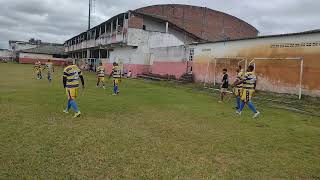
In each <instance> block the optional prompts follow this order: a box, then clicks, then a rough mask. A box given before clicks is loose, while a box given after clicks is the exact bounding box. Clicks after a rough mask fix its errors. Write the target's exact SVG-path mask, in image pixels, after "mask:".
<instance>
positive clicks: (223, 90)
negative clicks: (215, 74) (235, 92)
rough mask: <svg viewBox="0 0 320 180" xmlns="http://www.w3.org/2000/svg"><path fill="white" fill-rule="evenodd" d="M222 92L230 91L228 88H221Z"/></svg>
mask: <svg viewBox="0 0 320 180" xmlns="http://www.w3.org/2000/svg"><path fill="white" fill-rule="evenodd" d="M220 91H221V92H222V93H226V92H227V91H228V89H227V88H221V89H220Z"/></svg>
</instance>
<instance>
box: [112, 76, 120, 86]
mask: <svg viewBox="0 0 320 180" xmlns="http://www.w3.org/2000/svg"><path fill="white" fill-rule="evenodd" d="M120 82H121V79H120V78H114V79H113V85H118V84H119V83H120Z"/></svg>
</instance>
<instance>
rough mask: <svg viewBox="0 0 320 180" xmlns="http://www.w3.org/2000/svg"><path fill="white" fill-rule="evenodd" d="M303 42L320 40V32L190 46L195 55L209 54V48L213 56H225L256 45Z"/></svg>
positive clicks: (236, 53)
mask: <svg viewBox="0 0 320 180" xmlns="http://www.w3.org/2000/svg"><path fill="white" fill-rule="evenodd" d="M303 42H320V33H317V34H305V35H294V36H281V37H268V38H260V39H248V40H239V41H227V42H218V43H206V44H197V45H190V48H195V57H197V56H201V55H207V53H208V51H206V50H209V49H210V50H211V56H212V57H224V56H238V55H239V51H241V50H243V49H252V48H256V47H268V48H269V47H270V46H271V45H272V44H279V43H303ZM242 54H244V55H250V54H252V52H251V51H248V52H244V51H242ZM269 55H270V56H271V55H272V54H266V56H269ZM301 56H303V54H301Z"/></svg>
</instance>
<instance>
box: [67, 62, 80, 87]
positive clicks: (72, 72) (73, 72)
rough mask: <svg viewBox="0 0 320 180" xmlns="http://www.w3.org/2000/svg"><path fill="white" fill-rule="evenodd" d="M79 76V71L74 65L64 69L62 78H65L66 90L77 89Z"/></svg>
mask: <svg viewBox="0 0 320 180" xmlns="http://www.w3.org/2000/svg"><path fill="white" fill-rule="evenodd" d="M80 75H81V70H80V69H79V68H78V66H76V65H70V66H67V67H66V68H64V71H63V77H66V78H67V83H66V88H77V87H79V80H80V78H79V76H80Z"/></svg>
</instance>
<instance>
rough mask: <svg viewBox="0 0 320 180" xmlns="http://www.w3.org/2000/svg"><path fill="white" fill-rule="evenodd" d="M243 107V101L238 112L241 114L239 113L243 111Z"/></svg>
mask: <svg viewBox="0 0 320 180" xmlns="http://www.w3.org/2000/svg"><path fill="white" fill-rule="evenodd" d="M244 105H245V102H244V101H241V103H240V109H239V112H241V111H242V110H243V108H244Z"/></svg>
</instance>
